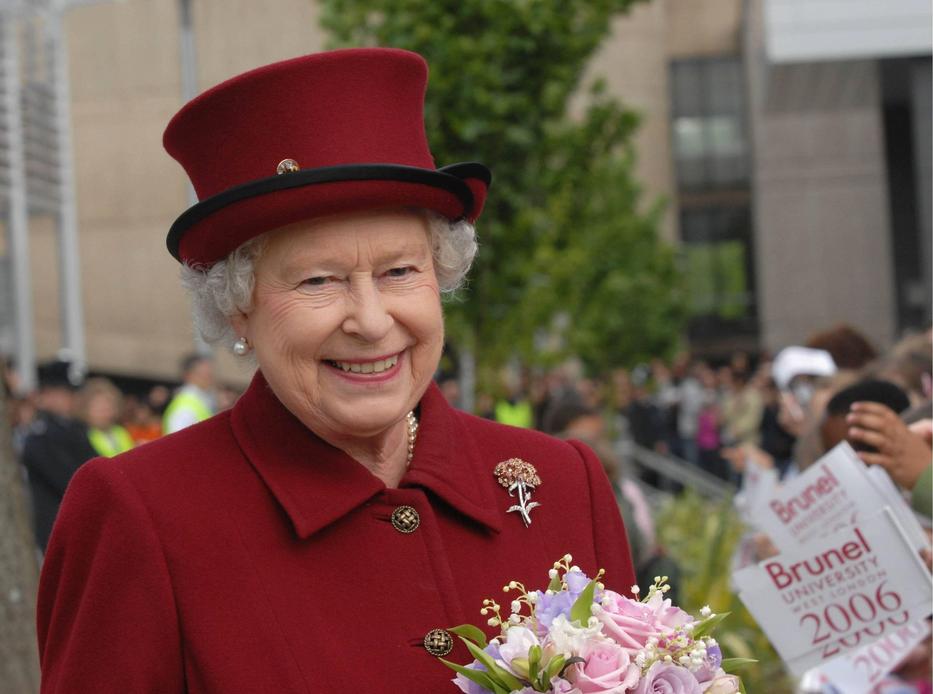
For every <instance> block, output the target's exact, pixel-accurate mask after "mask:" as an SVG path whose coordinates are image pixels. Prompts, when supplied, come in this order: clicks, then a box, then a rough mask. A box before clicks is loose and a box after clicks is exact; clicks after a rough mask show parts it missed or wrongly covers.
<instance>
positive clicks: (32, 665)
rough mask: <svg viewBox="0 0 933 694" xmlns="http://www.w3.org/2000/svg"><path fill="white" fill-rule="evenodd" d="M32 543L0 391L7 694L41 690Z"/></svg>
mask: <svg viewBox="0 0 933 694" xmlns="http://www.w3.org/2000/svg"><path fill="white" fill-rule="evenodd" d="M37 583H38V566H37V561H36V543H35V538H34V536H33V531H32V523H31V522H30V514H29V504H28V502H27V499H26V490H25V486H24V484H23V476H22V473H21V470H20V466H19V464H18V462H17V461H16V457H15V456H14V455H13V444H12V437H11V433H10V417H9V408H8V403H7V400H6V395H5V394H4V392H3V389H2V387H0V683H2V686H0V688H2V690H3V691H4V692H8V693H9V694H34V693H35V692H37V691H39V659H38V652H37V650H36V624H35V613H36V586H37Z"/></svg>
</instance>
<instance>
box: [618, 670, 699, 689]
mask: <svg viewBox="0 0 933 694" xmlns="http://www.w3.org/2000/svg"><path fill="white" fill-rule="evenodd" d="M702 691H703V690H702V689H700V685H699V683H698V682H697V680H696V677H694V676H693V674H692V673H691V672H690V671H689V670H688V669H687V668H684V667H679V666H677V665H671V664H668V663H662V662H657V663H654V664H653V665H652V666H651V667H650V668H648V672H646V673H645V674H644V675H642V678H641V681H640V682H639V683H638V686H637V687H635V689H633V690H632V693H633V694H702Z"/></svg>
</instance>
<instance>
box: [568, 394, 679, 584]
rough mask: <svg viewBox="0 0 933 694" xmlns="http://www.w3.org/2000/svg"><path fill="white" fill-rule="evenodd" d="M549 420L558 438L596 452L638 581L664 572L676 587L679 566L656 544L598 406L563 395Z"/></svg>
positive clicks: (644, 506)
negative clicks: (608, 434) (616, 504)
mask: <svg viewBox="0 0 933 694" xmlns="http://www.w3.org/2000/svg"><path fill="white" fill-rule="evenodd" d="M553 423H554V426H555V427H558V433H557V436H558V437H559V438H562V439H576V440H579V441H583V442H584V443H586V444H587V445H589V446H591V447H592V448H593V450H595V451H596V452H597V454H598V455H599V459H600V461H601V462H602V464H603V469H604V470H605V471H606V475H607V476H608V477H609V480H610V482H611V483H612V487H613V491H614V492H615V496H616V501H617V503H618V505H619V509H620V511H621V513H622V517H623V518H624V520H625V527H626V528H627V529H628V537H629V542H630V546H631V549H632V558H633V560H634V562H635V572H636V577H637V580H638V582H639V585H642V584H644V585H651V583H652V580H653V577H654V576H659V575H664V576H668V577H671V578H672V581H671V586H672V587H671V591H677V586H678V585H679V583H680V581H679V580H677V579H678V577H679V576H680V568H679V566H678V565H677V563H676V562H675V561H674V560H673V559H672V558H671V557H669V556H668V555H667V554H666V553H665V552H664V551H663V549H662V548H660V547H659V546H658V544H657V540H656V533H655V525H654V519H653V517H652V514H651V508H650V506H649V505H648V500H647V499H646V498H645V494H644V492H643V491H642V489H641V487H639V485H638V484H637V483H636V482H635V480H634V478H633V475H632V474H630V473H629V472H628V471H627V469H626V467H627V466H626V461H625V460H624V459H620V458H619V457H618V456H617V455H615V453H614V452H613V450H612V446H611V444H610V442H609V440H608V438H607V437H606V425H605V420H604V418H603V416H602V415H601V414H600V412H599V410H597V409H595V408H593V407H591V406H590V405H588V404H586V403H585V402H583V401H582V400H574V399H572V398H565V399H564V400H563V401H562V402H561V404H560V405H559V406H558V407H557V408H555V410H554V413H553ZM667 597H669V598H671V599H672V600H673V601H674V602H676V601H677V600H678V594H677V593H676V592H672V593H669V594H668V596H667Z"/></svg>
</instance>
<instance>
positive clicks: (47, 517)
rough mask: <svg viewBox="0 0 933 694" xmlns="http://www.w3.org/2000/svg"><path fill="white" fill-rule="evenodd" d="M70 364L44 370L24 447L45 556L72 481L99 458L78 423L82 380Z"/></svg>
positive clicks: (51, 365)
mask: <svg viewBox="0 0 933 694" xmlns="http://www.w3.org/2000/svg"><path fill="white" fill-rule="evenodd" d="M74 371H75V370H74V368H73V367H72V364H71V363H70V362H66V361H61V360H60V361H54V362H51V363H49V364H44V365H42V367H40V369H39V393H38V397H37V402H36V404H37V408H38V412H37V414H36V417H35V419H34V420H33V422H32V424H31V425H30V428H29V433H28V434H27V435H26V438H25V441H24V442H23V452H22V457H21V460H22V463H23V466H24V467H25V468H26V472H27V474H28V476H29V489H30V491H31V493H32V511H33V522H34V527H35V531H36V544H37V545H38V546H39V549H41V550H42V551H45V549H46V546H47V544H48V541H49V536H50V535H51V532H52V526H53V525H54V523H55V518H56V516H57V515H58V509H59V505H60V504H61V501H62V497H63V496H64V494H65V488H66V487H67V486H68V484H69V482H70V481H71V478H72V477H73V476H74V474H75V473H76V472H77V471H78V468H80V467H81V466H82V465H83V464H84V463H85V462H86V461H88V460H90V459H91V458H93V457H95V456H96V455H97V453H96V451H95V450H94V448H93V447H92V446H91V442H90V441H89V440H88V435H87V427H86V426H85V425H84V424H83V423H82V422H80V421H79V420H77V419H75V417H74V414H75V412H74V409H75V392H74V391H75V387H76V385H77V383H78V382H79V377H78V376H77V375H76V374H75V373H74Z"/></svg>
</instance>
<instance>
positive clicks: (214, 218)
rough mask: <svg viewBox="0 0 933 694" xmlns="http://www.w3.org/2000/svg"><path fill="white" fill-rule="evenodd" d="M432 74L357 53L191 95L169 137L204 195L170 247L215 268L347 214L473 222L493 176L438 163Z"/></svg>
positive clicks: (419, 62)
mask: <svg viewBox="0 0 933 694" xmlns="http://www.w3.org/2000/svg"><path fill="white" fill-rule="evenodd" d="M427 77H428V68H427V64H426V63H425V61H424V59H423V58H422V57H421V56H419V55H418V54H416V53H411V52H409V51H403V50H399V49H395V48H351V49H345V50H339V51H329V52H325V53H316V54H313V55H308V56H303V57H301V58H294V59H292V60H286V61H283V62H280V63H273V64H272V65H267V66H265V67H261V68H258V69H256V70H251V71H250V72H246V73H244V74H242V75H238V76H236V77H233V78H232V79H229V80H227V81H226V82H223V83H221V84H219V85H217V86H216V87H214V88H212V89H209V90H208V91H206V92H204V93H203V94H201V95H200V96H198V97H197V98H195V99H192V100H191V101H190V102H189V103H188V104H186V105H185V106H184V107H183V108H182V109H181V110H180V111H179V112H178V113H177V114H176V115H175V117H174V118H172V120H171V122H170V123H169V124H168V127H167V128H166V129H165V135H164V136H163V144H164V145H165V149H166V150H167V151H168V153H169V154H171V155H172V157H174V158H175V159H177V160H178V162H179V163H180V164H181V165H182V166H183V167H184V168H185V171H186V172H187V174H188V177H189V178H190V179H191V183H192V185H193V186H194V189H195V192H197V195H198V200H199V202H198V203H197V204H196V205H194V206H192V207H191V208H189V209H188V210H186V211H185V212H184V213H183V214H182V215H181V216H180V217H179V218H178V219H177V220H175V223H174V224H173V225H172V228H171V229H170V230H169V233H168V238H167V240H166V243H167V244H168V250H169V252H170V253H171V254H172V255H173V256H174V257H175V258H176V259H178V260H180V261H182V262H186V263H191V264H199V265H210V264H212V263H214V262H216V261H218V260H221V259H223V258H225V257H226V256H227V254H229V253H230V252H231V251H233V250H234V249H236V248H237V247H238V246H240V245H241V244H243V243H245V242H246V241H248V240H249V239H251V238H253V237H255V236H258V235H260V234H262V233H264V232H266V231H269V230H270V229H276V228H278V227H281V226H285V225H287V224H292V223H294V222H299V221H301V220H302V219H308V218H311V217H320V216H324V215H330V214H336V213H339V212H348V211H351V210H362V209H375V208H380V207H421V208H426V209H429V210H434V211H436V212H439V213H440V214H442V215H444V216H445V217H447V218H448V219H452V220H454V219H460V218H466V219H468V220H470V221H471V222H472V221H473V220H475V219H476V218H477V217H478V216H479V214H480V212H481V211H482V209H483V203H484V202H485V200H486V191H487V188H488V187H489V182H490V180H491V175H490V173H489V170H488V169H487V168H486V167H485V166H483V165H482V164H477V163H464V164H453V165H451V166H445V167H443V168H440V169H437V168H435V166H434V159H433V157H432V156H431V151H430V150H429V149H428V142H427V138H426V137H425V133H424V92H425V89H426V87H427Z"/></svg>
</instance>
